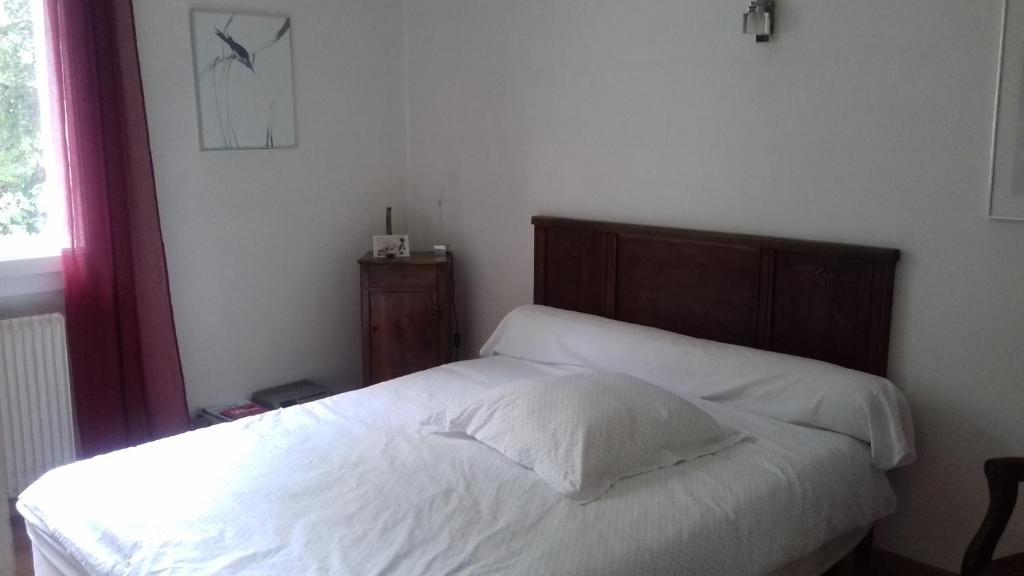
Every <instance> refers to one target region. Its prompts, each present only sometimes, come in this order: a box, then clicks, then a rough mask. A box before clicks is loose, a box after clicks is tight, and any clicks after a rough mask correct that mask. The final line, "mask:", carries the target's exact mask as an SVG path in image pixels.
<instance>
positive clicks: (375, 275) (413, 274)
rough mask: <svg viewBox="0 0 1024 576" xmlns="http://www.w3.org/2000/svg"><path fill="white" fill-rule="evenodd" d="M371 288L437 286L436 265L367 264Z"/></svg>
mask: <svg viewBox="0 0 1024 576" xmlns="http://www.w3.org/2000/svg"><path fill="white" fill-rule="evenodd" d="M367 269H368V270H367V283H368V285H369V286H368V287H369V288H403V289H409V288H433V287H435V286H437V267H436V266H417V265H411V266H400V265H399V266H386V265H374V266H367Z"/></svg>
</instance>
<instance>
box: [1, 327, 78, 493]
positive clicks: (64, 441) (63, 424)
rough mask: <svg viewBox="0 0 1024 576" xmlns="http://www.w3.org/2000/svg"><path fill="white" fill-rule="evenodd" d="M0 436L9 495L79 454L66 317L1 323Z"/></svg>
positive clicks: (18, 491)
mask: <svg viewBox="0 0 1024 576" xmlns="http://www.w3.org/2000/svg"><path fill="white" fill-rule="evenodd" d="M0 439H2V441H3V445H2V446H0V449H2V451H3V454H2V455H0V456H3V457H4V459H5V461H6V463H7V466H6V467H7V490H8V492H9V494H7V496H6V497H7V498H13V497H15V496H17V495H18V494H20V493H21V491H22V490H24V489H25V488H27V487H28V485H29V484H31V483H32V482H35V481H36V480H37V479H38V478H39V477H40V476H42V475H43V473H44V472H46V471H47V470H50V469H51V468H55V467H57V466H60V465H61V464H67V463H68V462H71V461H72V460H74V458H75V438H74V428H73V426H72V423H71V385H70V380H69V378H68V353H67V338H66V336H65V332H64V317H63V316H62V315H60V314H46V315H43V316H30V317H28V318H15V319H13V320H2V321H0Z"/></svg>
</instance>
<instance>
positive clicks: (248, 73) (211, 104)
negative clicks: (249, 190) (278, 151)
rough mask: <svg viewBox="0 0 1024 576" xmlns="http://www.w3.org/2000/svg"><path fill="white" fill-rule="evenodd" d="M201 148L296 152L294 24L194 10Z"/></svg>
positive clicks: (268, 16) (270, 16)
mask: <svg viewBox="0 0 1024 576" xmlns="http://www.w3.org/2000/svg"><path fill="white" fill-rule="evenodd" d="M191 20H192V59H193V65H194V66H195V84H196V103H197V106H198V115H199V145H200V148H202V149H203V150H238V149H252V148H294V147H295V96H294V86H293V82H294V80H293V76H292V23H291V18H289V17H287V16H279V15H273V14H251V13H236V12H213V11H206V10H193V11H192V14H191Z"/></svg>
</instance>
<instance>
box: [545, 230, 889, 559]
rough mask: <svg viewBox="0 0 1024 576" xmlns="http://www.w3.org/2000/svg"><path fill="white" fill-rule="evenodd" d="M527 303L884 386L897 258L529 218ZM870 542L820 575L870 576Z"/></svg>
mask: <svg viewBox="0 0 1024 576" xmlns="http://www.w3.org/2000/svg"><path fill="white" fill-rule="evenodd" d="M533 226H534V277H533V278H534V284H533V301H534V303H535V304H544V305H547V306H554V307H556V308H564V309H567V310H575V311H577V312H585V313H588V314H595V315H598V316H604V317H607V318H613V319H615V320H622V321H624V322H631V323H633V324H642V325H645V326H653V327H655V328H662V329H664V330H670V331H672V332H678V333H681V334H686V335H688V336H695V337H698V338H706V339H709V340H717V341H719V342H727V343H730V344H740V345H743V346H749V347H752V348H761V349H763V350H771V351H774V352H782V353H785V354H792V355H795V356H804V357H807V358H814V359H817V360H823V361H826V362H831V363H833V364H839V365H840V366H845V367H847V368H853V369H855V370H861V371H864V372H870V373H872V374H877V375H879V376H885V374H886V365H887V362H888V355H889V328H890V318H891V313H892V300H893V284H894V281H895V276H896V262H897V261H899V258H900V252H899V250H894V249H890V248H876V247H869V246H854V245H848V244H836V243H831V242H813V241H806V240H793V239H787V238H772V237H767V236H750V235H745V234H728V233H722V232H706V231H698V230H682V229H675V228H659V227H654V226H639V225H634V224H616V223H611V222H592V221H587V220H572V219H567V218H555V217H549V216H534V217H533ZM872 540H873V530H872V531H869V532H868V534H867V535H866V536H865V537H864V538H863V540H861V542H860V543H859V544H858V545H857V547H856V548H855V549H854V550H853V551H851V552H850V554H849V555H848V556H847V557H846V558H844V559H843V560H842V561H841V562H840V563H839V564H837V565H836V566H835V567H833V568H832V569H831V570H829V571H828V572H826V573H825V574H826V575H832V574H839V573H841V571H842V570H843V569H844V567H845V566H852V568H853V571H854V573H856V574H868V573H871V552H872V549H873V547H872Z"/></svg>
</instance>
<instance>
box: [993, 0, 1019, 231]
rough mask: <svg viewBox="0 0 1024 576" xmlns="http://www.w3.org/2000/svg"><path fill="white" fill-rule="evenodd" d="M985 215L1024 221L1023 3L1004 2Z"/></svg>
mask: <svg viewBox="0 0 1024 576" xmlns="http://www.w3.org/2000/svg"><path fill="white" fill-rule="evenodd" d="M1002 8H1003V20H1002V29H1001V33H1000V43H999V68H998V74H997V78H998V83H997V85H996V101H995V118H994V120H993V126H992V165H991V171H990V174H989V187H988V195H987V201H986V206H985V208H986V214H987V216H988V217H989V218H993V219H999V220H1019V221H1024V0H1003V3H1002Z"/></svg>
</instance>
